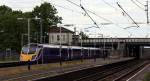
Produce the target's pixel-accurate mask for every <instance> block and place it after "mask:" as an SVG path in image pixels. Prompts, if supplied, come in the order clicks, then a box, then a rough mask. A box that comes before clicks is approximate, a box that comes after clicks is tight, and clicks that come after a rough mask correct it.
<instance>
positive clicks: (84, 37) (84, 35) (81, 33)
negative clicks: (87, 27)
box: [79, 31, 89, 39]
mask: <svg viewBox="0 0 150 81" xmlns="http://www.w3.org/2000/svg"><path fill="white" fill-rule="evenodd" d="M79 35H80V36H82V39H87V38H89V36H88V35H86V34H85V33H84V32H82V31H81V32H80V33H79Z"/></svg>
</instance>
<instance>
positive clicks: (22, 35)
mask: <svg viewBox="0 0 150 81" xmlns="http://www.w3.org/2000/svg"><path fill="white" fill-rule="evenodd" d="M25 35H26V36H28V34H21V46H23V45H24V42H23V40H24V36H25Z"/></svg>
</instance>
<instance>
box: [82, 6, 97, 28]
mask: <svg viewBox="0 0 150 81" xmlns="http://www.w3.org/2000/svg"><path fill="white" fill-rule="evenodd" d="M80 6H81V8H82V10H84V12H85V13H86V14H87V15H88V16H89V17H90V19H91V20H92V21H93V22H94V24H95V25H96V26H97V27H98V28H100V27H99V26H98V24H97V23H96V22H95V20H94V19H93V18H92V17H91V16H90V15H89V13H88V12H87V11H86V10H85V8H84V7H83V6H82V5H81V4H80Z"/></svg>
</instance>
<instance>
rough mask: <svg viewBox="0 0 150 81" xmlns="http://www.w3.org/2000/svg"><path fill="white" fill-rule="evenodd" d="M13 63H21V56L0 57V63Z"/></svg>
mask: <svg viewBox="0 0 150 81" xmlns="http://www.w3.org/2000/svg"><path fill="white" fill-rule="evenodd" d="M11 61H19V56H18V55H13V56H11V57H0V63H3V62H11Z"/></svg>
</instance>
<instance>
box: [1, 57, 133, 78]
mask: <svg viewBox="0 0 150 81" xmlns="http://www.w3.org/2000/svg"><path fill="white" fill-rule="evenodd" d="M130 59H133V58H117V59H116V58H115V59H114V58H107V59H103V58H97V59H96V61H95V60H94V59H84V60H83V62H81V60H75V61H66V62H63V63H62V65H61V66H60V64H59V63H49V64H38V65H31V70H30V71H29V70H28V67H27V66H18V67H8V68H0V81H28V80H34V79H38V78H41V77H47V76H50V77H52V76H56V75H60V74H64V73H69V72H72V71H77V70H81V69H85V68H90V67H96V66H103V65H106V64H109V63H115V62H120V61H126V60H130Z"/></svg>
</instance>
